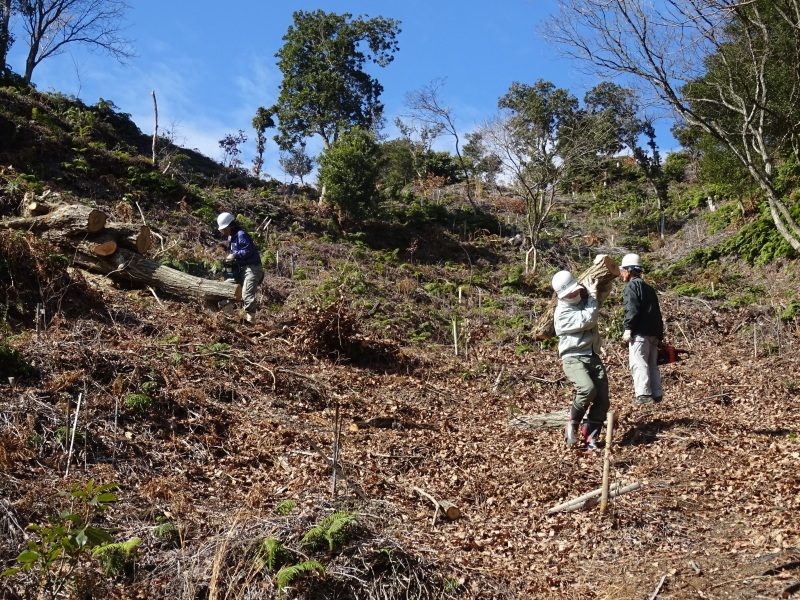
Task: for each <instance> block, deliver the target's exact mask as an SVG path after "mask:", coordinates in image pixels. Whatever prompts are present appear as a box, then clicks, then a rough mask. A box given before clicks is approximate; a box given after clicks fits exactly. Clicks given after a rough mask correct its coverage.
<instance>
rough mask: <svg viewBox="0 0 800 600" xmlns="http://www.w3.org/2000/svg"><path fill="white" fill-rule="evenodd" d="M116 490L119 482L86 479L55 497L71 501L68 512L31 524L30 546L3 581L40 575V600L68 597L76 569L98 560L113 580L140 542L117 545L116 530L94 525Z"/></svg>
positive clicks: (132, 541) (112, 500) (7, 572)
mask: <svg viewBox="0 0 800 600" xmlns="http://www.w3.org/2000/svg"><path fill="white" fill-rule="evenodd" d="M116 487H118V486H117V484H115V483H107V484H103V485H95V483H94V481H88V482H87V483H86V484H84V485H81V484H77V483H76V484H74V485H73V486H72V487H71V488H70V491H69V492H59V493H58V494H57V495H56V496H58V497H61V498H65V499H66V500H67V504H68V506H67V508H66V509H65V510H61V511H59V512H58V514H57V515H55V516H49V517H47V523H46V524H41V525H40V524H36V523H32V524H30V525H28V527H27V529H28V530H29V531H30V532H32V535H31V539H29V540H28V542H27V548H26V549H25V550H24V551H23V552H21V553H20V554H19V555H18V556H17V566H15V567H12V568H10V569H7V570H6V571H4V572H2V573H0V577H11V576H13V575H16V574H17V573H29V572H32V571H33V572H36V573H37V574H38V577H37V579H36V581H37V582H38V591H39V592H40V595H37V597H48V598H59V597H62V596H66V595H68V592H69V586H70V585H71V584H72V583H73V579H74V577H73V576H74V574H75V572H76V570H77V569H78V567H80V566H81V565H82V564H84V563H85V562H92V561H93V560H98V561H99V562H100V563H101V564H102V565H103V566H104V571H105V572H106V573H107V575H109V576H110V575H113V574H115V573H116V572H117V571H116V570H117V569H118V568H119V567H123V568H124V565H125V561H128V560H130V559H132V558H133V557H134V556H135V554H134V549H135V548H136V546H137V545H138V544H139V543H140V542H141V540H140V539H138V538H133V539H130V540H128V541H127V542H122V543H117V542H114V538H113V537H112V535H111V534H112V530H110V529H106V528H104V527H95V526H93V525H92V524H93V522H94V521H95V520H96V519H97V518H98V517H99V516H100V514H101V513H102V512H104V511H105V510H106V509H107V508H108V506H109V505H110V504H112V503H113V502H116V500H117V498H116V496H115V495H114V493H113V492H112V491H111V490H112V489H114V488H116ZM112 557H113V558H112Z"/></svg>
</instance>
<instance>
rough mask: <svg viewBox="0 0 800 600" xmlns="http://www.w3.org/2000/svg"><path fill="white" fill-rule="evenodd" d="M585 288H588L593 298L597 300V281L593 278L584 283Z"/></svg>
mask: <svg viewBox="0 0 800 600" xmlns="http://www.w3.org/2000/svg"><path fill="white" fill-rule="evenodd" d="M583 287H585V288H586V291H587V292H589V295H590V296H591V297H592V298H597V279H594V278H592V279H588V280H586V281H584V282H583Z"/></svg>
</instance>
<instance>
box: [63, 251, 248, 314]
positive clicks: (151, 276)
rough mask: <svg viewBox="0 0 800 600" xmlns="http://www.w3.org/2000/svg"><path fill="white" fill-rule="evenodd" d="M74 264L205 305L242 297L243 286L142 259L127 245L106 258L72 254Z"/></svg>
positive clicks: (238, 299) (82, 253) (77, 253)
mask: <svg viewBox="0 0 800 600" xmlns="http://www.w3.org/2000/svg"><path fill="white" fill-rule="evenodd" d="M74 260H75V264H77V265H78V266H80V267H83V268H85V269H89V270H92V271H96V272H98V273H103V274H105V275H109V276H110V277H112V278H113V279H115V280H118V281H125V282H133V283H138V284H143V285H152V286H153V287H157V288H159V289H162V290H164V291H166V292H169V293H170V294H174V295H176V296H180V297H182V298H187V297H188V298H196V299H198V300H201V301H202V302H203V303H204V304H205V305H207V306H213V305H214V304H215V303H217V302H220V301H221V300H236V301H240V300H241V299H242V286H240V285H237V284H235V283H232V282H228V281H212V280H210V279H203V278H201V277H195V276H194V275H189V274H187V273H183V272H182V271H178V270H177V269H173V268H170V267H167V266H164V265H162V264H160V263H157V262H155V261H153V260H149V259H146V258H142V257H141V256H139V255H138V254H136V253H134V252H131V251H130V250H128V249H126V248H117V251H116V252H115V253H113V254H112V255H111V256H109V257H100V256H97V255H95V254H93V253H92V254H89V253H85V252H81V251H80V250H79V251H78V252H76V253H75V256H74Z"/></svg>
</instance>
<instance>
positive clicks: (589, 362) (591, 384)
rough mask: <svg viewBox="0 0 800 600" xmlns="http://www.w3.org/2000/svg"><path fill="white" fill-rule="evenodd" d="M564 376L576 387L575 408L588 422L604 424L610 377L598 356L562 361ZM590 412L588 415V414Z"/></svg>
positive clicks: (572, 356)
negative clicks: (584, 415)
mask: <svg viewBox="0 0 800 600" xmlns="http://www.w3.org/2000/svg"><path fill="white" fill-rule="evenodd" d="M561 365H562V367H563V368H564V375H566V376H567V379H569V380H570V381H571V382H572V383H573V385H574V386H575V400H574V401H573V404H572V405H573V407H574V408H575V409H576V410H577V411H579V412H581V413H583V414H586V420H587V421H591V422H593V423H602V422H603V421H605V420H606V414H607V413H608V408H609V406H610V402H609V399H608V376H607V375H606V368H605V367H604V366H603V361H601V360H600V357H599V356H597V355H596V354H591V355H577V354H573V355H567V356H565V357H563V358H562V359H561ZM587 411H588V414H587Z"/></svg>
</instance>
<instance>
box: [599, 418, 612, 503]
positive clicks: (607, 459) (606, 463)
mask: <svg viewBox="0 0 800 600" xmlns="http://www.w3.org/2000/svg"><path fill="white" fill-rule="evenodd" d="M613 436H614V411H613V410H610V411H608V416H607V417H606V449H605V453H604V456H603V488H602V490H603V491H602V494H601V495H600V512H601V513H604V514H605V513H606V512H608V474H609V471H610V470H611V440H612V439H613Z"/></svg>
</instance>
